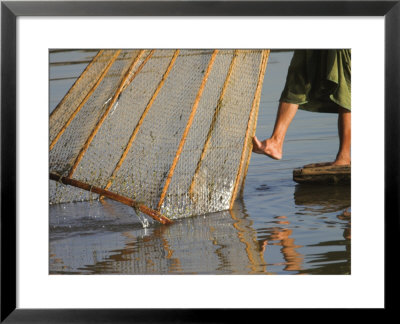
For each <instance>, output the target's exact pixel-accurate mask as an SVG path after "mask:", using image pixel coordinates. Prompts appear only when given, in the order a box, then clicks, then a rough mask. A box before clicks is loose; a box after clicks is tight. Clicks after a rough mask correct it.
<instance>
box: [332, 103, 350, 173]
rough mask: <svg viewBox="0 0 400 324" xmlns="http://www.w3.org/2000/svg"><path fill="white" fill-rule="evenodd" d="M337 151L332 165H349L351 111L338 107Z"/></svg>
mask: <svg viewBox="0 0 400 324" xmlns="http://www.w3.org/2000/svg"><path fill="white" fill-rule="evenodd" d="M338 131H339V141H340V144H339V152H338V154H337V156H336V160H335V161H334V162H333V165H349V164H350V163H351V155H350V149H351V112H350V111H349V110H347V109H344V108H339V117H338Z"/></svg>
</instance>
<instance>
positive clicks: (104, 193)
mask: <svg viewBox="0 0 400 324" xmlns="http://www.w3.org/2000/svg"><path fill="white" fill-rule="evenodd" d="M120 52H121V51H120V50H119V51H117V52H116V53H115V54H114V55H113V57H112V59H111V61H110V62H109V63H108V64H107V66H106V68H105V69H104V70H103V72H102V74H101V76H100V77H99V79H98V80H97V81H96V83H95V85H94V86H93V87H92V89H91V91H90V92H89V93H88V95H86V96H85V98H84V99H83V100H82V102H81V103H80V105H79V106H78V108H77V109H76V110H75V111H74V112H73V114H72V115H71V116H70V118H69V120H68V121H67V122H66V124H65V125H64V127H63V129H62V130H61V131H60V132H59V134H57V136H56V138H55V140H54V144H53V143H52V144H51V146H50V150H51V149H52V148H53V147H54V145H55V143H56V142H57V140H58V138H59V137H60V136H61V135H62V132H63V131H65V129H66V128H67V127H68V125H69V124H70V123H71V121H72V120H73V118H74V117H75V116H76V114H77V113H78V112H79V110H80V109H81V108H82V106H83V105H84V104H85V103H86V101H87V100H88V98H89V97H90V95H91V94H92V93H93V92H94V90H95V89H96V88H97V86H98V85H99V84H100V83H101V81H102V80H103V78H104V76H105V75H106V74H107V72H108V71H109V69H110V67H111V66H112V64H113V63H114V62H115V60H116V58H117V57H118V56H119V54H120ZM144 52H145V50H141V51H140V52H139V53H138V54H137V56H136V57H135V59H134V60H133V62H132V63H131V65H130V67H129V68H128V71H127V72H126V73H125V75H124V77H123V79H122V80H121V82H120V84H119V86H118V88H117V91H116V92H115V94H114V95H113V98H112V100H111V102H110V103H109V105H108V107H107V108H106V110H105V112H104V113H103V114H102V116H101V118H100V120H99V121H98V122H97V124H96V125H95V127H94V128H93V130H92V131H91V133H90V135H89V137H88V138H87V140H86V142H85V144H84V146H83V147H82V148H81V150H80V152H79V154H78V156H77V157H76V159H75V161H74V163H73V166H72V168H71V169H70V171H69V173H68V175H67V176H66V177H63V176H60V175H58V174H56V173H50V179H51V180H55V181H58V182H61V183H63V184H66V185H70V186H74V187H77V188H80V189H83V190H86V191H89V192H94V193H97V194H99V195H100V199H102V198H104V197H107V198H110V199H113V200H116V201H119V202H121V203H124V204H126V205H128V206H132V207H134V208H136V209H139V210H140V211H141V212H143V213H145V214H147V215H148V216H150V217H152V218H153V219H155V220H157V221H158V222H160V223H162V224H170V223H172V220H170V219H169V218H168V217H166V216H164V215H162V214H161V213H160V210H161V207H162V205H163V202H164V200H165V197H166V194H167V191H168V188H169V185H170V182H171V180H172V177H173V174H174V171H175V168H176V166H177V164H178V161H179V159H180V155H181V153H182V150H183V147H184V144H185V142H186V138H187V136H188V133H189V131H190V128H191V125H192V123H193V120H194V117H195V115H196V111H197V107H198V105H199V102H200V100H201V97H202V94H203V91H204V89H205V86H206V83H207V81H208V77H209V75H210V73H211V71H212V68H213V65H214V62H215V59H216V57H217V54H218V52H219V51H218V50H214V51H213V52H212V54H211V57H210V60H209V62H208V66H207V68H206V71H205V72H204V75H203V79H202V81H201V84H200V87H199V89H198V92H197V95H196V98H195V100H194V102H193V104H192V108H191V112H190V115H189V118H188V121H187V124H186V126H185V129H184V132H183V134H182V137H181V140H180V142H179V146H178V148H177V151H176V153H175V157H174V160H173V162H172V164H171V166H170V168H169V172H168V174H167V177H166V180H165V183H164V186H163V188H162V192H161V196H160V199H159V202H158V205H157V208H156V210H153V209H151V208H149V207H147V206H145V205H144V204H143V203H139V202H136V201H134V200H133V199H131V198H128V197H126V196H122V195H119V194H117V193H115V192H112V191H109V190H108V189H109V188H110V187H111V185H112V182H113V180H114V178H115V177H116V175H117V172H118V170H119V169H120V167H121V165H122V164H123V162H124V160H125V158H126V156H127V154H128V152H129V150H130V148H131V146H132V144H133V142H134V140H135V138H136V135H137V133H138V131H139V129H140V127H141V125H142V123H143V120H144V119H145V117H146V115H147V113H148V111H149V110H150V109H151V107H152V105H153V103H154V101H155V100H156V98H157V96H158V94H159V92H160V91H161V88H162V87H163V85H164V83H165V81H166V79H167V78H168V75H169V73H170V71H171V70H172V68H173V66H174V64H175V61H176V59H177V57H178V56H179V52H180V51H179V50H175V52H174V54H173V56H172V58H171V61H170V63H169V65H168V67H167V68H166V71H165V72H164V74H163V76H162V78H161V80H160V82H159V84H158V86H157V88H156V90H155V91H154V93H153V95H152V97H151V98H150V99H149V101H148V103H147V105H146V107H145V109H144V111H143V113H142V115H141V117H140V119H139V121H138V123H137V125H136V126H135V129H134V130H133V132H132V134H131V136H130V138H129V140H128V143H127V145H126V146H125V149H124V152H123V153H122V155H121V157H120V159H119V161H118V163H117V164H116V166H115V168H114V170H113V172H112V174H111V176H110V178H109V179H108V182H107V184H106V186H105V187H104V188H100V187H97V186H92V185H90V184H88V183H84V182H82V181H79V180H76V179H72V176H73V174H74V172H75V170H76V169H77V167H78V165H79V163H80V161H81V160H82V158H83V156H84V154H85V153H86V151H87V149H88V148H89V146H90V144H91V142H92V140H93V139H94V137H95V135H96V134H97V132H98V131H99V129H100V127H101V126H102V124H103V122H104V121H105V119H106V118H107V116H108V114H109V112H110V111H111V109H112V107H113V106H114V104H115V103H116V102H117V100H118V98H119V97H120V95H121V93H122V92H123V91H124V90H125V89H126V88H127V87H128V86H129V84H130V83H131V82H132V81H133V80H134V79H135V77H136V76H137V75H138V74H139V73H140V72H141V70H142V69H143V67H144V65H145V64H146V63H147V62H148V61H149V60H150V58H151V57H152V55H153V54H154V52H155V50H151V51H150V53H149V54H148V55H147V57H146V58H145V59H144V60H143V62H142V63H141V64H140V66H139V67H138V68H137V70H136V71H135V72H133V70H134V69H135V67H136V66H137V64H138V62H139V60H140V58H141V57H142V56H143V54H144ZM238 52H239V51H238V50H235V51H234V53H233V57H232V60H231V63H230V66H229V68H228V72H227V75H226V77H225V80H224V84H223V86H222V89H221V93H220V95H219V99H218V102H217V105H216V107H215V111H214V115H213V117H212V121H211V125H210V127H209V130H208V133H207V136H206V140H205V142H204V145H203V149H202V153H201V155H200V158H199V160H198V163H197V166H196V170H195V173H194V175H193V177H192V182H191V184H190V189H189V194H190V196H192V191H193V187H194V184H195V182H196V175H197V173H198V172H199V169H200V167H201V164H202V161H203V159H204V157H205V155H206V152H207V150H208V147H209V143H210V139H211V136H212V132H213V129H214V127H215V123H216V120H217V118H218V115H219V114H220V111H221V108H222V101H223V99H224V96H225V93H226V89H227V87H228V84H229V80H230V77H231V74H232V71H233V69H234V66H235V62H236V58H237V56H238ZM100 54H101V52H99V53H98V54H97V55H96V57H95V59H96V58H98V57H99V55H100ZM268 55H269V51H268V50H263V53H262V58H261V62H260V72H259V76H258V80H257V85H256V90H255V94H254V97H253V101H252V106H251V110H250V115H249V120H248V124H247V128H246V134H245V139H244V143H243V148H242V153H241V159H240V164H239V167H238V171H237V175H236V178H235V184H234V188H233V193H232V197H231V201H230V207H229V208H230V209H232V206H233V203H234V201H235V199H236V196H237V192H238V186H239V184H240V179H241V175H242V172H243V164H244V163H245V162H246V161H247V164H248V163H249V160H250V156H251V151H250V152H249V153H248V154H247V155H246V149H247V146H248V145H249V143H250V142H249V139H250V138H251V136H254V132H255V125H256V123H257V116H258V109H257V108H258V106H259V101H260V96H261V88H262V81H263V78H264V74H265V69H266V65H267V60H268ZM95 59H93V60H92V62H91V63H90V64H93V62H94V60H95ZM87 69H88V67H87V68H86V69H85V70H84V72H83V73H85V71H87ZM83 73H82V74H83ZM81 78H82V75H81V77H80V78H79V79H78V80H80V79H81ZM77 82H78V81H76V82H75V84H76V83H77ZM75 84H74V85H75ZM73 87H74V86H73ZM70 91H71V89H70ZM70 91H69V92H70ZM69 92H68V93H67V95H66V96H68V95H69ZM63 101H65V98H64V99H63ZM58 106H60V104H59V105H58ZM58 106H57V107H58ZM251 130H252V131H251ZM250 133H252V134H250ZM250 144H251V143H250ZM246 158H247V159H246ZM244 167H245V170H244V173H243V175H244V177H243V181H242V188H243V183H244V178H245V177H246V173H247V165H245V166H244Z"/></svg>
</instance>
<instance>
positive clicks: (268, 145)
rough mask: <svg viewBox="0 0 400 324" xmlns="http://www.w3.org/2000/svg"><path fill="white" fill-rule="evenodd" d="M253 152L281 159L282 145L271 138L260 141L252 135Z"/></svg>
mask: <svg viewBox="0 0 400 324" xmlns="http://www.w3.org/2000/svg"><path fill="white" fill-rule="evenodd" d="M253 152H254V153H258V154H265V155H267V156H269V157H270V158H272V159H274V160H280V159H282V147H281V146H280V145H278V144H277V143H275V142H274V141H273V140H271V139H266V140H264V141H262V142H261V141H260V140H259V139H258V138H257V137H256V136H254V137H253Z"/></svg>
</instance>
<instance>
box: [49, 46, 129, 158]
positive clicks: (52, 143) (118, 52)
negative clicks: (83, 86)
mask: <svg viewBox="0 0 400 324" xmlns="http://www.w3.org/2000/svg"><path fill="white" fill-rule="evenodd" d="M120 53H121V50H118V51H117V52H116V53H115V54H114V55H113V56H112V58H111V59H110V62H109V63H108V64H107V66H106V67H105V69H104V70H103V72H102V73H101V75H100V77H99V78H98V79H97V81H96V83H95V84H94V85H93V87H92V88H91V89H90V91H89V92H88V93H87V95H86V96H85V98H83V100H82V102H81V103H80V104H79V106H78V107H77V108H76V109H75V110H74V112H73V113H72V114H71V116H70V117H69V118H68V120H67V121H66V123H65V124H64V126H63V127H62V128H61V129H60V131H59V132H58V134H57V136H56V137H55V138H54V139H53V141H52V142H51V144H50V151H51V150H52V149H53V147H54V145H56V143H57V141H58V140H59V139H60V137H61V135H62V134H63V133H64V132H65V130H66V129H67V127H68V126H69V125H70V124H71V122H72V120H73V119H74V118H75V116H76V115H77V114H78V112H79V111H80V110H81V109H82V107H83V106H84V105H85V103H86V102H87V101H88V100H89V98H90V96H91V95H92V94H93V92H94V91H95V90H96V88H97V87H98V86H99V84H100V83H101V81H103V79H104V77H105V76H106V74H107V72H108V71H109V70H110V68H111V66H112V65H113V64H114V62H115V60H116V59H117V57H118V55H119V54H120ZM96 57H97V56H96ZM96 57H95V58H96ZM93 60H94V59H93ZM92 63H93V61H92V62H90V64H92ZM85 71H87V68H86V69H85ZM85 71H84V72H83V73H85ZM83 73H82V75H83ZM82 75H81V76H82ZM74 86H75V84H74ZM71 89H72V88H71ZM67 96H68V94H67ZM67 96H65V97H64V99H63V100H62V102H64V101H65V98H66V97H67ZM60 105H61V104H60ZM60 105H59V106H60ZM53 112H54V111H53Z"/></svg>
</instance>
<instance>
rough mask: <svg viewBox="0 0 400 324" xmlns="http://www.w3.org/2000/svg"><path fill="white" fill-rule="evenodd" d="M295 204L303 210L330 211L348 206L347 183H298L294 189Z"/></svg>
mask: <svg viewBox="0 0 400 324" xmlns="http://www.w3.org/2000/svg"><path fill="white" fill-rule="evenodd" d="M294 201H295V203H296V205H299V206H304V208H305V209H304V210H307V211H313V212H319V213H331V212H336V211H340V210H343V209H345V208H348V207H349V206H350V204H351V187H350V186H349V185H319V184H298V185H296V187H295V191H294Z"/></svg>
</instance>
